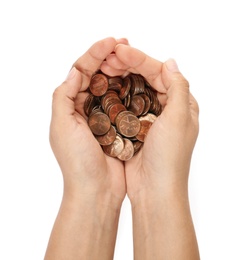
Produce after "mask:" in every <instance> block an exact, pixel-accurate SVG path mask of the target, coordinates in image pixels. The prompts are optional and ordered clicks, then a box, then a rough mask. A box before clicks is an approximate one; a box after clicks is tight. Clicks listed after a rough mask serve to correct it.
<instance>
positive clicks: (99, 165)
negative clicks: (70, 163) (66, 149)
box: [72, 93, 126, 199]
mask: <svg viewBox="0 0 245 260" xmlns="http://www.w3.org/2000/svg"><path fill="white" fill-rule="evenodd" d="M85 98H86V93H79V95H78V96H77V98H76V101H75V107H76V110H77V111H78V113H76V114H75V118H76V124H77V123H78V125H75V126H74V128H75V129H77V132H76V133H75V135H76V138H75V139H74V142H75V143H74V147H77V148H78V151H79V154H80V156H79V158H80V163H81V165H80V167H83V166H84V164H86V165H88V167H89V169H90V172H91V173H92V176H93V177H94V181H95V183H97V184H99V185H100V187H103V188H104V189H106V190H108V191H109V192H111V193H112V194H113V195H115V196H116V197H118V198H120V199H121V198H124V196H125V194H126V187H125V176H124V166H123V163H122V162H120V161H119V160H118V159H115V158H112V157H109V156H107V155H106V154H104V152H103V150H102V148H101V147H100V145H99V143H98V141H97V140H96V139H95V138H94V136H93V134H92V132H91V130H90V129H89V127H88V124H87V120H86V115H85V113H84V110H83V107H84V100H85ZM77 126H78V127H77ZM72 131H73V134H74V130H72ZM74 152H75V151H74ZM84 154H87V155H88V156H86V162H85V161H84V160H85V159H84ZM94 173H95V174H94Z"/></svg>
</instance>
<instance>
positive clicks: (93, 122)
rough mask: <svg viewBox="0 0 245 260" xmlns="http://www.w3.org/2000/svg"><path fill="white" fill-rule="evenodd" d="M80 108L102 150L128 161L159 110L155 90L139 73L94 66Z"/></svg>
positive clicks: (160, 110)
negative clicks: (122, 74)
mask: <svg viewBox="0 0 245 260" xmlns="http://www.w3.org/2000/svg"><path fill="white" fill-rule="evenodd" d="M88 92H89V93H88V94H89V95H88V96H87V98H86V100H85V101H84V107H83V110H84V112H85V114H86V115H87V116H88V119H87V121H88V126H89V127H90V129H91V131H92V133H93V134H94V137H95V138H96V140H97V141H98V142H99V144H100V145H101V147H102V149H103V151H104V153H105V154H107V155H109V156H111V157H115V158H118V159H119V160H121V161H128V160H130V158H132V157H133V156H134V155H135V154H137V153H138V152H139V151H140V149H141V147H142V146H143V143H144V141H145V138H146V136H147V134H148V132H149V129H150V127H151V126H152V124H153V123H154V121H155V120H156V118H157V116H159V115H160V114H161V112H162V109H163V107H162V105H161V104H160V102H159V100H158V98H157V92H156V91H155V90H154V89H153V88H152V87H151V85H150V84H149V83H148V82H147V81H146V80H145V78H144V77H143V76H142V75H140V74H133V73H130V74H128V75H127V76H126V77H124V78H123V77H120V76H115V77H110V76H108V75H105V74H104V73H103V72H102V71H101V70H98V71H97V72H96V73H95V74H94V75H93V77H92V78H91V81H90V83H89V89H88Z"/></svg>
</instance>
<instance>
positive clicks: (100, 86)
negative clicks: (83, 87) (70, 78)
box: [89, 73, 108, 97]
mask: <svg viewBox="0 0 245 260" xmlns="http://www.w3.org/2000/svg"><path fill="white" fill-rule="evenodd" d="M89 89H90V91H91V93H92V94H93V95H94V96H97V97H99V96H103V95H104V94H105V93H106V91H107V89H108V79H107V77H106V76H105V75H104V74H101V73H99V74H95V75H93V77H92V78H91V81H90V85H89Z"/></svg>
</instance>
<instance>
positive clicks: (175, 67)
mask: <svg viewBox="0 0 245 260" xmlns="http://www.w3.org/2000/svg"><path fill="white" fill-rule="evenodd" d="M165 64H166V67H167V69H168V70H169V71H171V72H179V68H178V65H177V63H176V61H175V60H174V59H169V60H167V61H166V62H165Z"/></svg>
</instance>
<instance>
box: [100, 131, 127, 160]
mask: <svg viewBox="0 0 245 260" xmlns="http://www.w3.org/2000/svg"><path fill="white" fill-rule="evenodd" d="M123 148H124V141H123V138H122V137H120V136H119V135H118V134H117V135H116V138H115V140H114V142H113V143H112V144H110V145H106V146H102V149H103V151H104V152H105V154H107V155H109V156H111V157H117V156H118V155H119V154H120V153H121V152H122V151H123Z"/></svg>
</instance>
